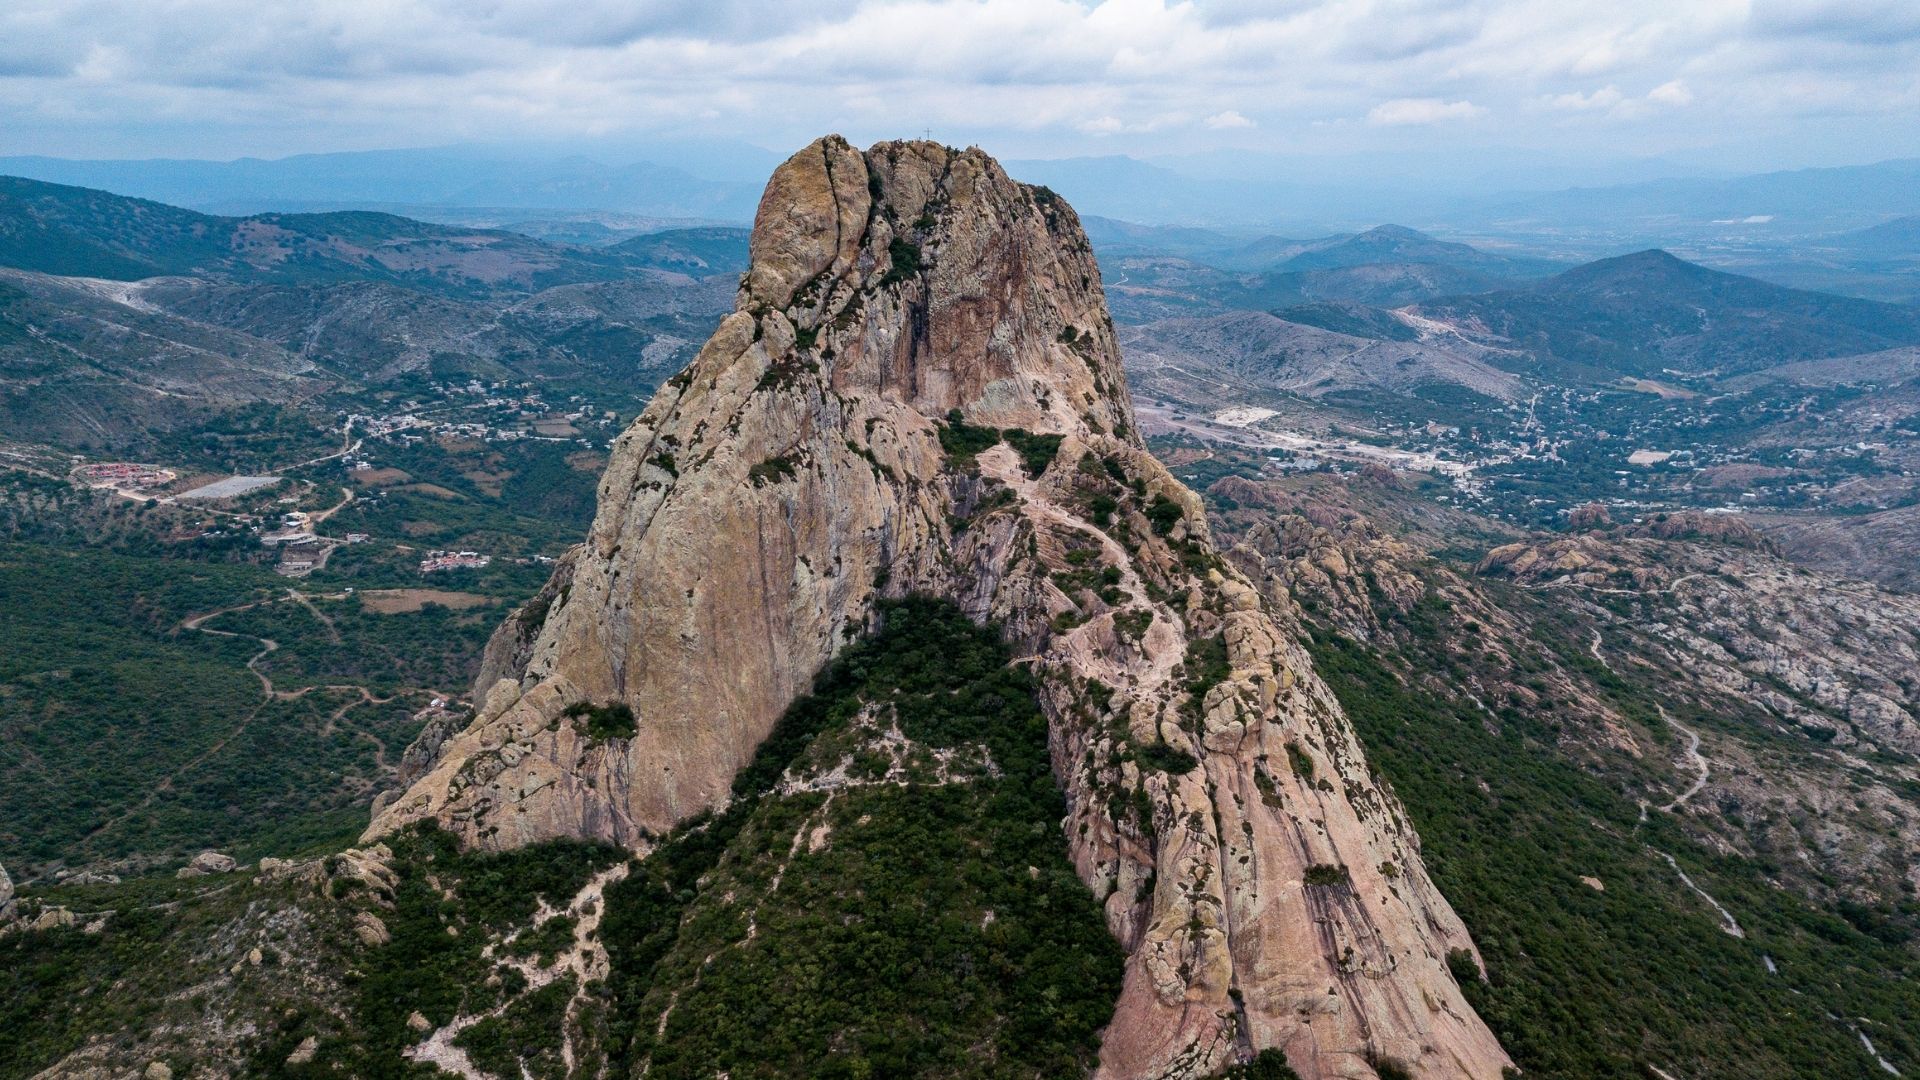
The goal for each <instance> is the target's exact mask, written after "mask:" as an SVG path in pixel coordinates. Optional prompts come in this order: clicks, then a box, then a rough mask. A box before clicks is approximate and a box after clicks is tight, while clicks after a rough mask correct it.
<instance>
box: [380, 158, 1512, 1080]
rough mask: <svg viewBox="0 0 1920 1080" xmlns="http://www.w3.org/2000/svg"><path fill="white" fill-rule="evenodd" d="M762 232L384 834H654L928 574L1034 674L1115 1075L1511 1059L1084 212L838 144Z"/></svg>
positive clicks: (1410, 849) (787, 192) (514, 838)
mask: <svg viewBox="0 0 1920 1080" xmlns="http://www.w3.org/2000/svg"><path fill="white" fill-rule="evenodd" d="M752 255H753V261H752V268H751V269H750V270H749V272H748V273H747V274H746V276H745V277H744V278H743V281H742V284H741V288H740V294H739V297H738V302H737V305H736V310H735V311H734V313H733V314H732V315H730V316H728V317H727V318H726V319H725V321H723V322H722V323H721V325H720V328H719V330H718V331H717V332H716V333H715V334H714V336H713V338H712V340H710V341H709V342H708V343H707V345H706V347H705V348H704V349H702V350H701V352H700V355H699V356H698V357H697V358H696V359H695V360H694V362H693V363H692V365H691V366H689V367H688V368H687V370H686V371H684V372H683V373H681V374H680V375H679V376H677V377H676V378H674V379H673V380H672V381H671V382H670V383H669V384H668V385H667V386H666V387H664V388H663V389H662V391H661V393H660V394H659V396H658V397H657V398H656V399H655V400H654V402H653V403H652V404H651V405H650V406H649V407H648V408H647V410H646V412H645V413H644V414H643V415H642V416H641V417H640V419H639V420H638V421H636V422H635V424H634V425H633V427H632V428H631V429H630V430H629V431H627V432H626V433H625V434H624V435H623V436H622V437H621V438H620V440H619V442H618V444H617V446H616V447H615V450H614V453H613V457H612V461H611V463H610V465H609V467H608V470H607V474H606V477H605V479H604V480H603V481H602V484H601V488H600V508H599V514H598V516H597V518H596V520H595V522H594V525H593V529H592V532H591V533H590V534H589V536H588V538H587V541H586V543H585V544H584V545H583V546H582V547H581V548H580V549H579V550H578V551H576V552H575V553H574V555H573V556H572V557H570V559H569V560H568V563H567V565H566V566H565V567H564V569H563V570H562V572H561V574H559V575H556V581H555V584H553V585H550V586H549V588H548V589H547V590H546V591H544V592H543V594H542V595H541V597H539V598H538V599H537V600H536V601H535V602H534V604H532V605H530V606H529V608H528V609H526V610H523V611H522V612H521V613H520V614H519V615H517V616H516V617H515V618H514V619H513V620H511V621H510V622H509V624H508V626H506V627H504V628H503V629H502V631H501V634H500V636H499V637H498V638H497V639H496V642H495V645H494V647H493V648H490V649H489V652H488V663H487V678H488V685H485V686H482V687H480V688H479V692H478V694H477V700H481V701H482V702H483V704H482V706H481V708H480V710H479V712H478V715H477V717H476V719H475V720H474V722H473V723H472V725H471V726H469V727H468V728H467V729H466V730H465V731H464V732H461V733H460V734H458V735H457V736H455V737H453V738H452V739H450V740H448V741H447V742H446V744H445V746H444V747H443V748H442V751H441V755H440V758H439V760H438V762H437V763H436V764H435V765H434V766H433V768H432V769H431V770H430V771H429V772H428V773H427V774H426V775H425V776H423V777H422V778H420V779H419V780H418V781H417V782H416V783H415V784H414V786H413V787H412V788H411V789H410V790H409V791H408V792H406V793H405V794H403V795H402V796H401V797H399V798H398V799H396V800H394V802H393V803H392V804H391V805H389V806H387V807H386V808H385V809H384V810H383V811H382V813H381V814H380V815H379V817H378V818H377V819H376V820H375V822H374V824H373V826H372V828H371V829H370V830H369V836H370V837H372V836H377V835H380V834H382V833H385V832H387V831H390V830H392V829H394V828H397V827H400V826H401V825H404V824H406V823H408V822H411V821H415V820H420V819H432V820H435V821H438V822H439V823H440V824H442V825H443V826H445V827H446V828H449V829H451V830H453V831H455V832H456V833H458V834H459V835H460V836H461V837H462V838H463V839H464V840H465V841H466V842H468V843H471V844H476V845H480V846H485V847H507V846H512V845H517V844H523V843H527V842H531V841H534V840H538V839H542V838H546V837H555V836H581V837H592V838H599V839H604V840H609V841H613V842H616V843H620V844H625V845H628V846H631V847H633V848H635V849H639V850H645V849H646V847H647V846H648V844H649V843H650V840H651V838H653V837H656V836H658V835H660V834H661V833H663V832H665V831H666V830H668V829H670V828H671V827H672V826H673V825H674V824H675V823H677V822H679V821H682V820H684V819H686V818H687V817H689V816H691V815H693V814H696V813H698V812H700V811H702V810H705V809H708V808H710V807H713V806H715V805H717V804H719V803H720V802H722V801H723V800H724V799H725V798H726V797H727V792H728V789H729V785H730V783H731V781H732V779H733V776H734V774H735V772H736V771H737V770H738V769H739V768H740V767H741V766H742V765H743V764H744V763H745V762H746V761H747V760H748V758H749V757H750V756H751V755H752V753H753V752H754V749H755V747H756V746H757V745H758V743H759V742H760V741H761V740H762V739H763V738H764V737H765V736H766V735H767V733H768V731H769V729H770V728H771V726H772V724H773V722H774V721H775V719H776V718H777V717H778V716H779V715H780V713H781V711H782V710H783V708H784V707H785V706H786V705H787V704H788V703H789V702H790V701H791V700H792V699H793V698H794V696H795V695H796V694H797V693H799V692H800V691H802V690H804V689H805V688H806V687H807V685H808V683H809V680H810V679H811V678H812V677H813V675H814V673H815V672H816V671H817V670H819V668H820V667H821V666H822V664H823V663H824V662H825V661H826V660H827V659H828V658H829V657H830V656H831V655H832V654H833V653H834V652H835V650H837V649H838V648H839V647H841V646H842V645H843V644H844V643H845V642H847V641H848V640H850V639H852V638H853V637H855V636H857V635H858V634H859V633H860V632H861V631H862V630H863V629H864V628H865V627H866V626H867V625H868V622H869V619H870V617H871V613H872V610H873V601H874V599H875V598H876V597H877V596H881V595H902V594H907V593H913V592H926V593H933V594H938V595H942V596H946V597H949V598H952V599H953V600H955V601H957V602H958V603H960V604H961V605H962V607H964V608H965V609H966V610H967V611H968V612H969V613H970V614H972V615H973V616H974V617H976V618H980V619H992V620H996V621H998V622H999V623H1000V624H1001V625H1002V626H1003V627H1005V631H1006V633H1007V634H1008V636H1009V637H1010V639H1012V640H1013V641H1014V642H1015V643H1016V645H1017V647H1018V650H1019V652H1020V654H1021V655H1022V657H1023V662H1026V663H1029V664H1031V666H1032V668H1033V671H1034V673H1035V675H1036V677H1037V680H1038V682H1039V685H1040V686H1041V702H1042V705H1043V707H1044V708H1045V710H1046V712H1047V715H1048V717H1049V719H1050V721H1051V727H1052V734H1051V742H1052V745H1051V751H1052V755H1053V761H1054V767H1055V771H1056V775H1057V776H1058V778H1059V780H1060V782H1061V784H1062V785H1063V787H1064V788H1065V790H1066V792H1067V796H1068V801H1069V805H1070V807H1071V813H1070V816H1069V818H1068V820H1067V821H1066V822H1065V823H1064V826H1065V830H1066V836H1067V840H1068V843H1069V847H1070V850H1071V854H1072V857H1073V859H1074V862H1075V865H1076V866H1077V868H1078V869H1079V871H1080V874H1081V876H1082V877H1083V878H1084V879H1085V880H1086V882H1087V883H1088V885H1089V886H1090V887H1091V888H1092V889H1093V890H1094V893H1095V895H1096V896H1098V897H1101V898H1102V899H1103V902H1104V905H1105V911H1106V915H1107V920H1108V923H1109V925H1110V927H1111V928H1112V930H1113V932H1114V934H1115V935H1116V936H1117V937H1118V938H1119V939H1120V940H1121V941H1122V943H1123V944H1124V945H1125V946H1126V948H1127V950H1128V952H1129V956H1130V958H1129V961H1128V968H1127V974H1126V981H1125V988H1124V990H1123V993H1122V997H1121V1000H1120V1002H1119V1003H1118V1008H1117V1011H1116V1013H1115V1016H1114V1019H1113V1022H1112V1024H1111V1025H1110V1027H1109V1028H1108V1031H1107V1033H1106V1036H1105V1040H1104V1045H1103V1048H1102V1052H1101V1060H1102V1066H1101V1075H1102V1076H1108V1077H1116V1078H1118V1077H1129V1078H1131V1077H1199V1076H1205V1075H1208V1074H1210V1073H1212V1072H1214V1071H1217V1070H1218V1069H1219V1068H1221V1067H1222V1066H1224V1065H1227V1064H1229V1063H1231V1062H1233V1061H1236V1060H1244V1059H1245V1058H1247V1057H1249V1056H1250V1055H1251V1054H1252V1053H1253V1052H1254V1051H1255V1050H1256V1049H1258V1048H1263V1047H1269V1046H1278V1047H1282V1048H1284V1050H1285V1052H1286V1054H1287V1057H1288V1059H1289V1060H1290V1061H1291V1062H1292V1064H1293V1066H1294V1067H1295V1068H1296V1069H1297V1070H1299V1071H1300V1073H1301V1074H1302V1075H1303V1076H1306V1077H1309V1078H1312V1077H1332V1076H1342V1077H1347V1076H1351V1077H1369V1076H1373V1075H1375V1072H1376V1070H1375V1064H1376V1063H1379V1062H1382V1061H1386V1060H1392V1061H1395V1062H1397V1063H1400V1064H1401V1065H1403V1066H1404V1067H1406V1068H1408V1069H1409V1070H1411V1071H1412V1072H1413V1074H1415V1075H1418V1076H1423V1077H1442V1076H1445V1077H1457V1076H1466V1077H1474V1078H1486V1080H1492V1078H1494V1077H1497V1076H1498V1075H1499V1074H1500V1071H1501V1068H1502V1066H1503V1065H1505V1064H1506V1061H1507V1059H1506V1057H1505V1055H1504V1054H1503V1053H1502V1052H1501V1050H1500V1047H1499V1045H1498V1044H1497V1042H1496V1041H1495V1040H1494V1038H1493V1037H1492V1035H1491V1034H1490V1033H1489V1032H1488V1031H1487V1029H1486V1028H1485V1026H1484V1025H1483V1024H1482V1023H1481V1022H1480V1020H1479V1019H1478V1018H1477V1017H1476V1016H1475V1015H1474V1014H1473V1011H1472V1010H1471V1009H1470V1008H1469V1007H1468V1005H1467V1004H1466V1002H1465V1001H1464V999H1463V998H1462V996H1461V994H1460V990H1459V988H1458V987H1457V986H1456V985H1455V983H1454V980H1453V978H1452V976H1451V975H1450V974H1449V971H1448V965H1447V954H1448V953H1449V952H1450V951H1453V950H1467V951H1468V952H1469V953H1471V951H1472V948H1473V946H1472V943H1471V941H1470V940H1469V938H1468V936H1467V933H1466V930H1465V929H1464V927H1462V926H1461V924H1460V921H1459V919H1458V918H1457V917H1456V916H1455V915H1454V913H1453V911H1452V910H1451V908H1449V907H1448V905H1447V903H1446V901H1445V899H1444V898H1442V897H1441V896H1440V895H1439V893H1438V892H1437V891H1436V890H1435V888H1434V887H1433V885H1432V883H1431V882H1430V881H1429V880H1428V878H1427V875H1426V872H1425V870H1424V868H1423V867H1422V865H1421V861H1420V855H1419V850H1418V840H1417V838H1416V837H1415V836H1414V834H1413V831H1412V829H1411V828H1410V827H1409V826H1408V824H1407V822H1406V820H1405V817H1404V814H1403V812H1402V811H1401V809H1400V807H1399V805H1398V803H1397V802H1396V801H1395V799H1394V798H1393V796H1392V795H1391V793H1389V792H1388V791H1386V790H1385V789H1384V788H1383V787H1382V786H1381V785H1380V783H1379V781H1378V780H1377V779H1376V778H1375V777H1374V776H1373V775H1372V774H1371V772H1370V770H1369V769H1368V767H1367V764H1366V761H1365V759H1364V757H1363V756H1362V754H1361V750H1360V747H1359V746H1358V744H1357V743H1356V741H1355V739H1354V736H1353V733H1352V731H1351V729H1350V728H1349V725H1348V723H1347V721H1346V719H1345V717H1344V716H1343V715H1342V713H1341V711H1340V707H1339V705H1338V703H1337V702H1336V701H1335V700H1334V698H1333V697H1332V695H1331V694H1330V693H1329V692H1328V691H1327V689H1326V688H1325V686H1324V685H1323V684H1322V683H1321V682H1320V681H1319V680H1318V679H1317V678H1316V677H1315V676H1314V674H1313V672H1312V670H1311V667H1310V663H1309V661H1308V659H1307V657H1306V656H1305V654H1304V653H1303V652H1302V651H1301V649H1300V648H1299V647H1298V646H1297V644H1296V643H1295V642H1294V641H1293V639H1292V638H1291V637H1290V636H1289V635H1288V634H1287V633H1285V632H1284V631H1283V630H1281V629H1280V625H1279V624H1278V623H1276V621H1275V619H1274V618H1273V616H1272V614H1271V612H1270V609H1269V607H1268V604H1267V602H1265V601H1263V600H1262V599H1261V597H1260V596H1259V594H1258V593H1257V592H1256V591H1255V590H1254V589H1253V588H1252V587H1250V586H1249V585H1248V584H1247V582H1246V581H1245V580H1244V579H1243V578H1242V577H1241V576H1240V575H1239V574H1238V573H1237V572H1236V571H1235V570H1233V569H1232V568H1231V567H1230V566H1229V565H1228V564H1226V563H1225V562H1223V561H1222V560H1221V559H1220V558H1219V557H1218V556H1217V555H1216V554H1215V552H1214V551H1213V549H1212V546H1211V543H1210V541H1209V538H1208V535H1207V530H1206V525H1205V522H1204V520H1203V519H1202V517H1201V514H1200V506H1199V502H1198V500H1197V499H1196V498H1195V497H1194V496H1193V495H1192V493H1190V492H1188V491H1187V490H1186V489H1185V488H1184V487H1182V486H1181V485H1180V484H1179V483H1178V482H1177V481H1175V480H1174V479H1173V478H1172V477H1171V476H1170V475H1169V474H1168V473H1167V472H1166V470H1165V469H1163V468H1162V467H1161V466H1160V465H1159V463H1158V462H1156V461H1155V460H1154V459H1153V458H1152V457H1151V456H1150V455H1149V454H1148V453H1147V452H1146V450H1145V448H1144V446H1143V445H1142V444H1141V442H1140V440H1139V438H1138V436H1137V435H1136V434H1135V432H1134V424H1133V418H1132V413H1131V405H1130V403H1129V400H1128V397H1127V393H1126V389H1125V383H1124V379H1123V376H1122V374H1121V367H1120V358H1119V353H1118V349H1117V347H1116V344H1115V340H1114V332H1113V326H1112V323H1111V321H1110V319H1109V318H1108V315H1107V312H1106V306H1105V301H1104V298H1103V295H1102V292H1101V288H1100V284H1099V277H1098V270H1097V268H1096V266H1095V263H1094V259H1093V254H1092V251H1091V248H1090V247H1089V245H1088V243H1087V239H1086V236H1085V234H1084V233H1083V232H1082V231H1081V229H1080V225H1079V222H1078V219H1077V218H1076V217H1075V216H1074V214H1073V212H1072V210H1070V209H1069V208H1068V207H1067V206H1066V205H1065V204H1064V203H1062V202H1061V201H1060V200H1059V199H1058V198H1057V197H1055V196H1054V195H1053V194H1052V193H1051V192H1049V191H1046V190H1045V189H1036V188H1029V187H1026V186H1024V185H1021V184H1017V183H1015V182H1013V181H1011V180H1009V179H1008V178H1007V176H1006V175H1005V174H1004V173H1003V172H1002V171H1001V169H1000V167H999V166H998V165H997V164H996V163H995V162H993V161H992V160H991V159H990V158H988V157H987V156H985V155H984V154H982V153H980V152H979V151H977V150H968V151H964V152H959V151H953V150H950V149H947V148H944V147H941V146H938V145H935V144H932V143H924V142H906V143H883V144H879V145H876V146H874V147H872V148H871V149H869V150H867V151H866V152H865V153H864V154H863V153H861V152H860V151H857V150H855V149H854V148H853V147H851V146H849V145H848V144H847V143H846V142H845V141H844V140H842V139H839V138H827V139H822V140H820V141H819V142H816V143H814V144H813V145H811V146H809V147H807V148H806V149H805V150H802V151H801V152H800V153H798V154H796V155H794V156H793V157H792V158H791V159H790V160H788V161H787V162H786V163H785V164H784V165H782V166H781V167H780V169H779V170H778V171H777V172H776V173H775V174H774V177H773V179H772V181H771V182H770V183H769V184H768V186H767V191H766V195H765V197H764V198H763V200H762V202H761V206H760V211H759V215H758V217H757V219H756V221H755V227H754V232H753V240H752ZM994 429H999V430H998V431H996V430H994ZM1003 435H1004V438H1003ZM1056 440H1057V441H1056ZM620 706H625V707H626V708H630V709H631V711H632V715H631V718H629V717H628V716H627V715H626V713H625V711H624V709H621V708H619V707H620Z"/></svg>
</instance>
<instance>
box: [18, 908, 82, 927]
mask: <svg viewBox="0 0 1920 1080" xmlns="http://www.w3.org/2000/svg"><path fill="white" fill-rule="evenodd" d="M72 925H73V912H71V911H69V910H67V909H66V908H63V907H50V908H43V909H42V910H41V912H40V914H39V915H36V916H34V919H33V921H32V922H30V923H28V924H27V929H29V930H63V929H66V928H67V927H69V926H72Z"/></svg>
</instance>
